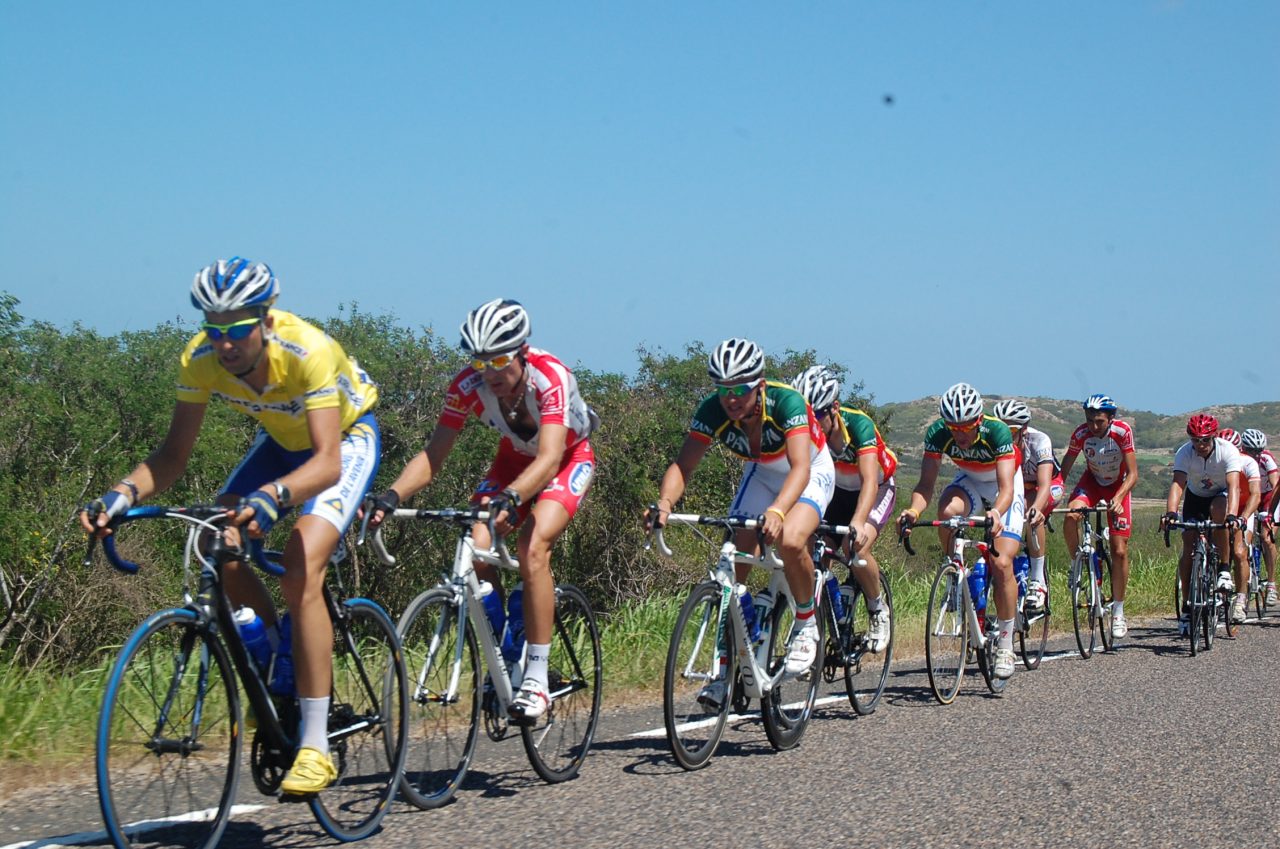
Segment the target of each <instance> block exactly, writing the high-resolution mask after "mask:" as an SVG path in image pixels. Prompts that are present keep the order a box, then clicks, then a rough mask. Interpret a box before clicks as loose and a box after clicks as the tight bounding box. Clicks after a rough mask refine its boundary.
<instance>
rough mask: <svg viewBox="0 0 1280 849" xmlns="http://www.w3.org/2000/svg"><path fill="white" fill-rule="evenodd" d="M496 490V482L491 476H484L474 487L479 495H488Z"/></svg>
mask: <svg viewBox="0 0 1280 849" xmlns="http://www.w3.org/2000/svg"><path fill="white" fill-rule="evenodd" d="M497 491H498V482H497V481H496V480H494V479H493V478H485V479H484V480H482V481H480V485H479V486H478V487H476V492H477V493H479V494H480V495H490V494H492V493H494V492H497Z"/></svg>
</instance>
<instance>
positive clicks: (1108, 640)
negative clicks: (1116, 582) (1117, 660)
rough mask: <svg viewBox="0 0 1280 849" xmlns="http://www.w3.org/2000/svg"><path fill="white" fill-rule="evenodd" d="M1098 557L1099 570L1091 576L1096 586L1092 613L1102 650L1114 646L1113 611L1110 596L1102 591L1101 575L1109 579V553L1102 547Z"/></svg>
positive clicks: (1110, 648)
mask: <svg viewBox="0 0 1280 849" xmlns="http://www.w3.org/2000/svg"><path fill="white" fill-rule="evenodd" d="M1098 558H1099V565H1098V570H1099V571H1098V574H1096V575H1094V576H1093V585H1094V587H1096V590H1095V592H1096V597H1097V605H1096V606H1095V607H1094V615H1095V617H1096V618H1097V621H1098V641H1099V642H1100V643H1102V650H1103V651H1111V650H1112V648H1114V647H1115V640H1114V639H1113V638H1112V636H1111V624H1112V622H1113V621H1114V619H1115V612H1114V611H1113V610H1112V608H1111V599H1112V596H1110V595H1108V594H1107V593H1104V592H1103V591H1102V576H1103V575H1106V576H1107V579H1108V580H1110V579H1111V574H1112V573H1111V555H1110V554H1108V553H1107V550H1106V549H1105V548H1104V549H1101V550H1100V551H1099V552H1098Z"/></svg>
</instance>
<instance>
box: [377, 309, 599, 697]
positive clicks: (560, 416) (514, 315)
mask: <svg viewBox="0 0 1280 849" xmlns="http://www.w3.org/2000/svg"><path fill="white" fill-rule="evenodd" d="M460 330H461V333H462V340H461V348H462V351H463V353H465V354H467V355H468V356H470V357H471V358H472V359H471V362H470V364H469V365H467V366H466V367H464V368H463V369H462V371H460V372H458V375H457V376H456V377H455V378H454V379H453V382H452V383H450V384H449V389H448V391H447V393H446V395H445V402H444V410H443V411H442V412H441V413H440V418H439V421H438V422H437V423H436V427H435V430H434V431H433V432H432V434H431V438H430V439H429V440H428V441H427V445H426V447H425V448H423V449H422V451H421V452H420V453H419V454H418V455H417V456H416V457H414V458H413V459H412V460H410V461H409V464H408V465H407V466H405V467H404V470H403V471H401V472H400V476H399V477H398V478H396V480H395V482H394V483H392V484H391V488H390V489H388V490H387V491H386V492H384V493H383V494H382V495H380V496H379V497H378V498H377V499H376V500H375V501H374V505H373V509H374V514H373V517H372V518H371V519H370V524H371V525H372V526H373V527H377V525H378V524H380V523H381V522H382V518H383V516H384V514H385V513H387V512H388V511H391V510H394V509H395V508H396V507H399V506H400V502H401V500H407V499H409V498H410V497H412V496H413V495H414V494H416V493H417V492H418V491H420V490H421V489H423V488H424V487H426V486H427V485H428V484H429V483H431V481H432V480H433V479H434V478H435V477H436V475H438V474H439V473H440V468H441V467H442V466H443V465H444V461H445V459H446V458H447V457H448V456H449V453H450V452H451V451H452V450H453V445H454V442H455V441H456V440H457V438H458V434H459V432H461V430H462V428H463V426H464V425H465V424H466V423H467V420H468V419H469V418H470V417H471V416H473V415H474V416H475V417H476V418H478V419H480V420H481V421H483V422H484V423H485V424H487V425H489V427H491V428H493V429H494V430H497V431H498V432H499V433H500V434H501V439H499V441H498V451H497V455H496V456H495V457H494V460H493V464H492V465H491V466H490V467H489V470H488V471H487V472H486V473H485V476H484V478H483V479H481V481H480V484H479V486H477V488H476V491H475V494H474V495H473V496H472V503H474V504H487V505H488V507H489V510H490V511H492V512H495V513H496V516H497V522H496V529H497V531H498V533H501V534H506V533H508V532H510V531H511V530H512V529H513V527H514V526H516V525H520V537H519V549H518V551H519V558H518V559H519V562H520V579H521V580H522V581H523V582H524V591H523V597H524V600H523V603H522V605H523V613H524V626H525V638H526V653H525V663H524V673H523V677H522V678H521V681H520V690H519V692H517V693H516V697H515V699H514V700H513V701H512V703H511V706H510V707H509V708H508V710H509V711H510V713H511V716H512V717H514V718H515V719H517V720H521V721H525V722H530V721H533V720H536V719H538V718H539V717H541V716H542V715H543V714H544V713H545V712H546V710H547V708H548V707H550V705H551V696H550V694H549V692H548V685H547V661H548V660H549V658H550V654H551V631H552V628H553V627H554V625H555V579H554V577H553V576H552V574H551V549H552V548H553V547H554V545H555V543H556V540H558V539H559V538H560V536H561V535H562V534H563V533H564V532H565V529H566V528H567V527H568V526H569V520H570V519H572V518H573V516H574V514H576V513H577V511H578V508H579V506H580V505H581V503H582V499H583V497H584V496H585V495H586V493H587V490H588V489H589V488H590V486H591V481H592V479H593V478H594V476H595V454H594V452H593V450H592V447H591V442H590V440H589V437H590V436H591V432H592V431H593V430H595V428H596V427H597V426H598V425H599V419H597V418H596V414H595V412H594V411H592V409H591V408H590V407H589V406H587V403H586V402H585V401H584V400H583V398H582V395H581V393H580V392H579V391H578V381H577V379H575V378H574V376H573V374H572V372H570V371H569V369H568V368H566V367H565V365H564V363H562V362H561V361H560V360H559V359H557V358H556V357H555V356H554V355H552V354H550V353H548V352H547V351H543V350H540V349H538V348H533V347H530V346H529V344H528V341H527V340H528V339H529V333H530V330H531V326H530V323H529V314H528V312H527V311H526V310H525V308H524V307H523V306H521V305H520V303H519V302H517V301H512V300H503V299H497V300H493V301H489V302H488V303H485V304H482V305H480V306H479V307H476V308H475V309H474V310H472V311H471V312H470V313H469V314H468V315H467V320H466V321H464V322H463V323H462V327H461V328H460ZM471 534H472V538H473V539H474V540H475V543H476V546H477V547H479V548H488V547H489V545H490V542H491V540H490V538H489V527H488V525H487V524H484V523H479V524H476V525H475V526H474V527H473V528H472V532H471ZM476 576H477V577H478V578H480V580H483V581H489V582H490V583H492V584H493V585H494V587H499V586H501V581H499V579H498V571H497V568H496V567H494V566H492V565H490V564H487V563H476ZM497 624H498V623H495V625H497ZM499 629H500V626H499Z"/></svg>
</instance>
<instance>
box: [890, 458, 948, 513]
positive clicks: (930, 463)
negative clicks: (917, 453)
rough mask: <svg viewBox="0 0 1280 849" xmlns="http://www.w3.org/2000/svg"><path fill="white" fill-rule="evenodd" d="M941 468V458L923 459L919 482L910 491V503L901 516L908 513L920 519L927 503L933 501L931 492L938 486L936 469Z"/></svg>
mask: <svg viewBox="0 0 1280 849" xmlns="http://www.w3.org/2000/svg"><path fill="white" fill-rule="evenodd" d="M941 467H942V458H941V457H925V458H924V460H923V461H921V463H920V481H919V482H918V483H917V484H916V488H915V489H913V490H911V503H910V504H908V505H907V509H906V510H904V511H903V512H902V515H903V516H905V515H906V514H907V512H908V511H910V512H911V513H913V514H915V516H914V518H916V519H919V518H920V515H921V514H922V513H923V512H924V508H926V507H928V506H929V502H930V501H932V500H933V490H934V489H935V488H936V487H937V485H938V469H940V468H941ZM899 522H901V517H899Z"/></svg>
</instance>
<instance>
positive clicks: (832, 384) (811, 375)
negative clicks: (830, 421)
mask: <svg viewBox="0 0 1280 849" xmlns="http://www.w3.org/2000/svg"><path fill="white" fill-rule="evenodd" d="M791 385H792V386H794V387H795V388H796V389H798V390H800V394H801V395H803V396H804V397H805V400H806V401H808V402H809V406H810V407H813V409H814V410H825V409H826V408H827V407H830V406H831V405H832V404H834V403H836V400H837V399H838V398H839V397H840V381H838V380H836V376H835V375H834V374H832V373H831V371H830V370H829V369H828V368H827V367H826V366H809V367H808V368H807V369H805V370H804V371H802V372H800V373H799V374H797V375H796V376H795V378H794V379H793V380H792V381H791Z"/></svg>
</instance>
